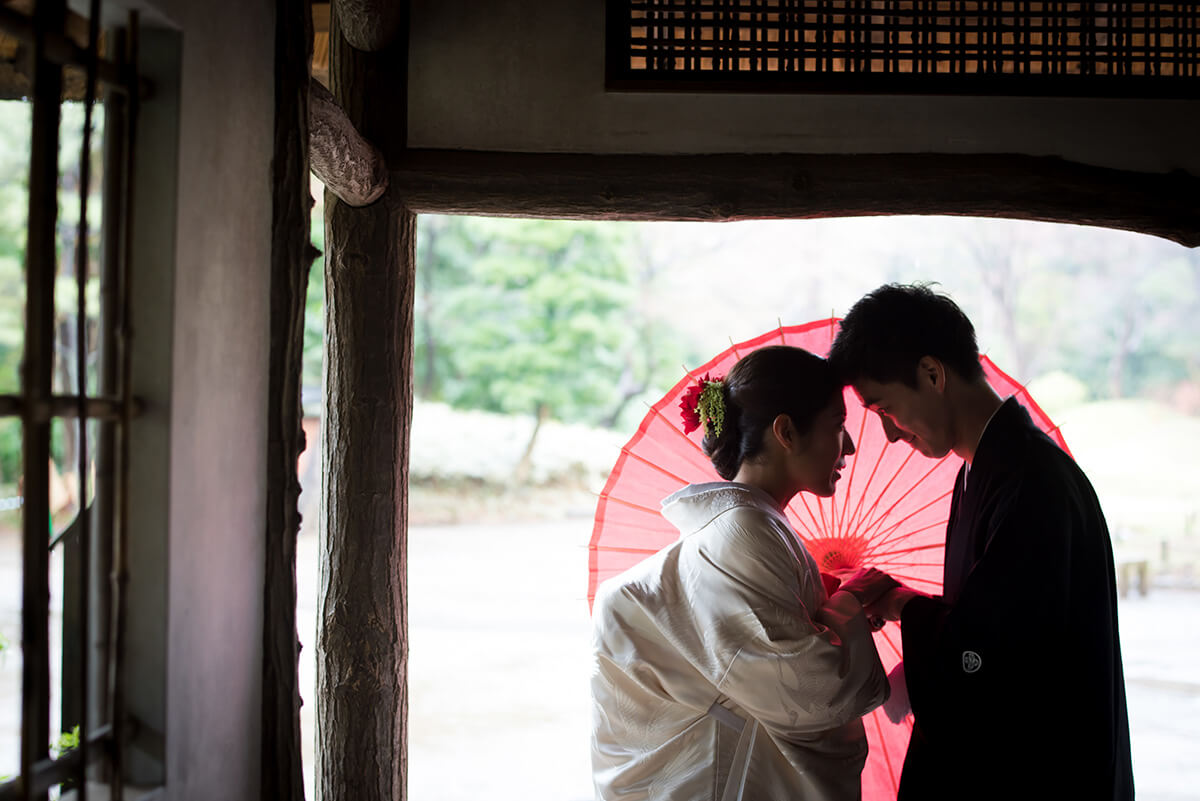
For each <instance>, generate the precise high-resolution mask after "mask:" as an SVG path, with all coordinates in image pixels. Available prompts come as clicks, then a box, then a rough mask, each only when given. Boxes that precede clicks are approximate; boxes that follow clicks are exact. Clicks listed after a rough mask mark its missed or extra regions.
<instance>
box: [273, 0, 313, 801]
mask: <svg viewBox="0 0 1200 801" xmlns="http://www.w3.org/2000/svg"><path fill="white" fill-rule="evenodd" d="M310 15H311V11H310V10H309V3H308V2H307V0H291V1H290V2H286V3H279V4H277V6H276V15H275V156H274V160H273V163H272V165H271V172H272V180H273V182H274V187H273V195H274V197H273V210H272V215H273V216H272V221H271V228H272V231H271V236H272V240H271V360H270V366H269V368H268V369H269V371H270V393H271V398H272V399H273V403H272V404H271V406H270V409H269V411H268V438H267V521H266V577H265V588H264V594H263V691H262V693H263V697H262V726H263V728H262V754H263V759H262V774H261V778H260V781H261V797H262V798H272V799H279V800H280V801H303V799H304V771H303V763H302V760H301V741H300V676H299V659H300V644H299V640H298V637H297V633H296V536H297V534H299V532H300V512H299V496H300V483H299V480H298V478H297V475H296V461H297V459H298V458H299V456H300V452H301V451H302V450H303V449H304V430H303V428H302V425H301V424H302V417H303V412H302V410H301V405H300V373H301V356H302V352H303V349H304V299H305V297H306V294H307V287H308V273H309V269H310V268H311V266H312V259H313V255H314V251H313V248H312V245H311V244H310V243H309V234H310V224H311V223H310V218H311V215H312V196H311V195H310V194H309V190H308V182H309V177H308V91H309V78H308V63H309V61H310V59H311V57H312V39H313V36H312V18H311V16H310Z"/></svg>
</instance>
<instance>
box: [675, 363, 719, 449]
mask: <svg viewBox="0 0 1200 801" xmlns="http://www.w3.org/2000/svg"><path fill="white" fill-rule="evenodd" d="M679 409H680V411H681V412H682V416H683V433H685V434H690V433H692V432H693V431H695V430H696V429H697V428H699V427H700V426H701V425H703V426H704V433H705V434H711V435H712V436H714V437H719V436H721V429H722V428H723V427H724V425H725V380H724V379H722V378H711V377H710V376H709V375H708V374H707V373H705V375H704V378H701V379H700V380H699V381H697V382H696V383H695V384H692V385H691V386H690V387H688V388H687V392H684V393H683V399H682V400H680V401H679Z"/></svg>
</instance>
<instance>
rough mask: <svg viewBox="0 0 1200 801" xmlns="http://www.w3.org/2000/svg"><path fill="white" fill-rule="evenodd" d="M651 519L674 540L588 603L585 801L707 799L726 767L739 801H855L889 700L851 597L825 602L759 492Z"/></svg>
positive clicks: (699, 498) (806, 562) (675, 502)
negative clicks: (589, 791)
mask: <svg viewBox="0 0 1200 801" xmlns="http://www.w3.org/2000/svg"><path fill="white" fill-rule="evenodd" d="M663 515H664V516H666V518H667V519H668V520H670V521H671V523H672V524H674V525H675V526H676V527H677V528H678V529H679V530H680V532H681V534H682V536H681V537H680V539H679V540H678V541H677V542H675V543H673V544H672V545H670V546H669V547H667V548H665V549H663V550H662V551H660V552H659V553H657V554H655V555H654V556H652V557H650V558H648V559H646V560H645V561H643V562H642V563H640V564H638V565H637V566H635V567H633V568H632V569H630V570H628V571H626V572H625V573H623V574H622V575H620V576H616V577H614V578H612V579H610V580H609V581H606V582H605V583H604V584H603V585H601V588H600V589H599V591H598V592H597V595H596V602H595V606H594V609H593V620H594V632H593V649H594V664H593V669H592V678H591V683H592V718H593V721H592V768H593V775H594V780H595V786H596V797H597V798H599V799H604V801H615V800H616V799H620V801H634V799H655V801H658V800H660V799H670V801H701V800H702V799H703V801H715V800H716V799H720V798H722V794H723V792H724V791H725V789H726V785H727V784H728V783H729V782H730V773H731V769H732V772H733V773H734V774H735V775H734V776H733V778H732V782H733V783H734V784H736V785H738V786H740V787H743V793H742V796H741V797H742V798H743V799H745V801H775V800H776V799H778V800H779V801H783V799H797V800H799V799H803V800H804V801H851V800H852V799H858V798H859V797H860V795H861V792H860V777H861V773H862V768H863V764H864V762H865V761H866V756H867V741H866V735H865V732H864V730H863V724H862V720H861V718H862V716H863V715H864V714H866V713H867V712H869V711H870V710H872V709H874V708H875V707H877V706H879V705H880V704H881V703H883V701H884V700H885V699H886V697H887V692H888V690H887V687H888V683H887V676H886V675H885V674H884V671H883V666H882V665H881V664H880V661H879V655H878V653H877V652H876V650H875V645H874V642H873V639H872V636H871V631H870V625H869V624H868V622H867V619H866V616H865V615H864V614H863V611H862V607H861V606H859V604H858V601H857V600H855V599H854V597H853V596H852V595H850V594H849V593H845V592H839V593H834V596H833V598H832V599H830V598H828V597H827V596H826V593H825V589H824V587H823V585H822V583H821V579H820V574H819V572H818V570H817V566H816V564H815V562H814V561H813V559H812V557H811V556H810V555H809V554H808V551H807V550H805V548H804V546H803V545H802V544H801V542H800V540H799V538H798V537H797V536H796V535H795V533H794V532H793V531H792V528H791V526H790V525H789V524H788V522H787V518H786V517H784V515H783V513H782V512H781V511H780V510H779V508H778V507H777V506H776V504H775V502H774V500H773V499H772V498H771V497H770V496H769V495H767V494H766V493H765V492H763V491H762V490H759V489H757V488H754V487H750V486H746V485H742V484H733V483H728V482H719V483H712V484H699V485H692V486H689V487H685V488H684V489H682V490H680V491H679V492H677V493H675V494H674V495H672V496H670V497H669V498H667V499H665V500H664V501H663ZM731 713H732V714H731ZM731 721H732V723H733V724H737V723H738V722H740V721H745V725H746V726H750V727H752V728H751V731H753V732H754V733H755V734H756V736H755V737H753V738H743V737H742V736H741V734H740V733H739V731H738V730H737V729H736V728H735V727H734V725H730V723H731ZM742 731H743V732H744V731H746V729H745V728H744V727H743V728H742ZM739 740H740V741H741V743H742V745H741V753H739V754H738V755H737V757H736V758H735V750H738V743H739ZM748 741H749V742H748ZM747 747H749V750H748V751H747V750H746V749H747ZM743 777H744V778H743Z"/></svg>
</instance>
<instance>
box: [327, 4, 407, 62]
mask: <svg viewBox="0 0 1200 801" xmlns="http://www.w3.org/2000/svg"><path fill="white" fill-rule="evenodd" d="M333 13H334V15H335V16H336V17H337V21H338V25H339V26H340V28H341V31H342V35H343V36H344V37H345V39H346V41H347V42H348V43H349V44H350V46H351V47H353V48H354V49H356V50H363V51H366V52H375V51H376V50H383V49H385V48H386V47H388V46H389V45H391V44H392V43H393V42H394V41H395V39H396V36H397V34H398V33H399V32H400V29H401V28H403V27H404V23H405V22H406V21H407V18H408V3H400V2H395V0H335V2H334V3H333Z"/></svg>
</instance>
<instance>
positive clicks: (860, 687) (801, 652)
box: [704, 513, 887, 741]
mask: <svg viewBox="0 0 1200 801" xmlns="http://www.w3.org/2000/svg"><path fill="white" fill-rule="evenodd" d="M725 524H726V525H727V526H728V527H729V528H728V532H727V536H726V537H725V538H724V539H723V540H722V546H721V548H720V551H721V552H720V553H713V552H711V551H709V552H706V553H705V554H704V555H705V556H706V557H707V558H708V559H710V560H711V562H712V563H713V564H714V565H719V566H720V569H719V570H714V571H713V576H712V582H713V583H712V586H710V587H708V588H707V590H708V592H711V593H713V594H714V595H715V597H724V598H735V597H736V598H737V605H736V607H730V609H729V611H730V612H731V614H733V615H736V618H737V619H736V623H735V625H733V626H732V628H727V629H726V631H728V632H729V633H730V634H731V636H733V637H735V638H736V642H735V643H732V642H731V643H729V644H728V645H729V646H730V647H732V648H734V650H733V651H732V653H733V656H732V658H731V660H730V662H729V664H728V667H727V669H726V670H725V673H724V675H722V676H719V677H717V682H716V684H717V687H718V689H719V690H720V691H721V692H722V693H724V694H725V695H727V696H728V697H729V698H731V699H732V700H733V701H734V702H736V703H737V704H738V705H739V706H741V707H742V708H743V709H745V710H746V711H747V712H748V713H749V714H751V715H752V716H753V717H754V718H755V719H757V720H758V721H759V722H760V723H761V724H762V725H763V726H764V727H766V728H767V730H768V731H770V732H771V734H772V735H774V736H775V737H777V738H780V739H783V740H791V741H798V740H805V739H811V735H812V734H814V733H816V732H821V731H826V730H829V729H832V728H835V727H838V726H841V725H843V724H845V723H847V722H849V721H851V720H854V719H857V718H859V717H861V716H862V715H864V714H866V713H867V712H869V711H870V710H871V709H874V708H875V707H877V706H878V705H879V704H881V703H883V701H884V700H885V698H886V696H887V676H886V674H885V673H884V670H883V666H882V664H881V663H880V661H879V654H878V652H877V651H876V650H875V644H874V640H873V639H872V636H871V631H870V626H869V624H868V622H867V620H866V615H865V614H864V613H863V611H862V607H861V606H859V604H858V601H856V600H855V599H854V598H853V596H851V595H850V594H849V593H836V594H835V595H834V598H833V599H831V600H830V601H829V603H828V604H826V606H825V609H824V610H823V611H822V610H821V609H820V608H818V609H810V608H809V606H811V605H814V603H813V601H816V602H820V601H821V600H823V599H824V591H823V590H821V589H813V588H812V587H809V588H808V589H807V591H805V588H804V587H803V586H802V584H801V582H804V583H806V584H807V583H812V582H815V585H816V587H817V588H819V587H820V579H819V576H816V575H809V574H810V572H811V571H810V569H809V567H808V565H806V564H802V565H800V566H799V567H798V566H797V563H796V559H795V557H793V555H792V554H791V553H789V552H788V550H787V548H786V546H784V544H783V542H782V540H780V538H779V534H780V533H779V532H778V531H776V530H772V529H771V526H772V525H773V523H772V521H770V520H767V519H765V518H764V517H762V516H758V515H754V514H752V513H743V514H740V515H733V516H731V519H730V520H728V521H725ZM788 536H794V535H792V534H791V533H790V532H788ZM805 597H808V598H809V599H810V600H809V603H808V604H806V603H805V600H804V598H805ZM728 622H729V621H726V623H728Z"/></svg>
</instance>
